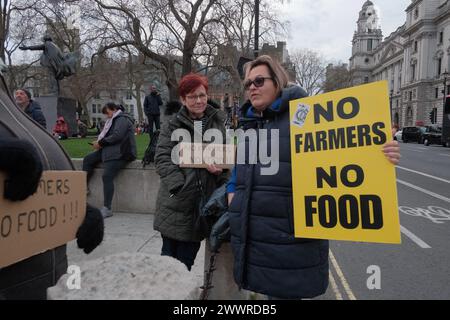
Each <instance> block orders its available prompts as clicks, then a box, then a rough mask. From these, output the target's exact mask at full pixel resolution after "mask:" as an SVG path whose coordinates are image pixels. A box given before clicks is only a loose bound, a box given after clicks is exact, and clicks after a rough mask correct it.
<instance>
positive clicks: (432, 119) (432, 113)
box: [430, 109, 434, 124]
mask: <svg viewBox="0 0 450 320" xmlns="http://www.w3.org/2000/svg"><path fill="white" fill-rule="evenodd" d="M430 121H431V124H434V109H433V111H431V112H430Z"/></svg>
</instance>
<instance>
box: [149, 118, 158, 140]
mask: <svg viewBox="0 0 450 320" xmlns="http://www.w3.org/2000/svg"><path fill="white" fill-rule="evenodd" d="M146 116H147V119H148V134H149V136H150V140H152V138H153V124H155V128H156V130H159V129H160V128H161V122H160V115H159V114H158V115H153V114H147V115H146Z"/></svg>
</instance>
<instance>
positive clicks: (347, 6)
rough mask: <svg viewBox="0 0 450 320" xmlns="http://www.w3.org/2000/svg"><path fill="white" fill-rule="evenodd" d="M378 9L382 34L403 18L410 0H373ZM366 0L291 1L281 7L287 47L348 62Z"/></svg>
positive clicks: (392, 30)
mask: <svg viewBox="0 0 450 320" xmlns="http://www.w3.org/2000/svg"><path fill="white" fill-rule="evenodd" d="M372 2H373V3H374V4H375V5H376V6H377V7H378V9H379V11H380V13H381V14H380V16H381V17H380V23H381V28H382V31H383V37H384V38H386V37H387V36H389V35H390V34H391V33H392V32H394V31H395V30H397V28H398V27H400V26H401V25H402V24H403V23H405V21H406V12H405V9H406V8H407V7H408V5H409V4H410V3H411V0H372ZM364 3H365V0H290V1H289V3H286V4H284V5H283V7H282V13H283V16H284V17H285V19H287V20H289V21H290V25H291V28H290V29H291V30H290V34H291V35H290V38H289V39H288V41H287V42H288V50H289V51H292V50H294V49H297V48H308V49H314V50H316V51H319V52H320V53H322V55H323V56H324V57H325V59H326V60H327V61H332V62H338V61H341V62H344V63H347V62H348V59H349V58H350V55H351V41H352V39H353V33H354V32H355V30H356V21H357V20H358V14H359V11H361V8H362V5H363V4H364Z"/></svg>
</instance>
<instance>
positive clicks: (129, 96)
mask: <svg viewBox="0 0 450 320" xmlns="http://www.w3.org/2000/svg"><path fill="white" fill-rule="evenodd" d="M125 98H126V99H127V100H131V99H133V93H132V92H131V90H127V93H126V97H125Z"/></svg>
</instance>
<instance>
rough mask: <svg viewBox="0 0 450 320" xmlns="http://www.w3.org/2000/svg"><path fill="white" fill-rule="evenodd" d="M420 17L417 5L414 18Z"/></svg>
mask: <svg viewBox="0 0 450 320" xmlns="http://www.w3.org/2000/svg"><path fill="white" fill-rule="evenodd" d="M418 17H419V8H418V7H416V9H414V19H417V18H418Z"/></svg>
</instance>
